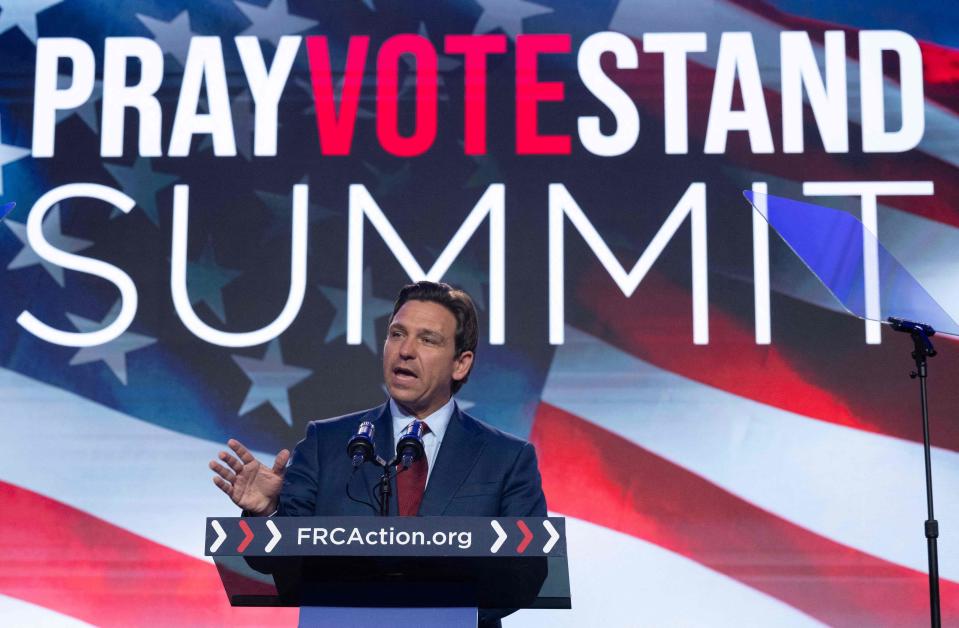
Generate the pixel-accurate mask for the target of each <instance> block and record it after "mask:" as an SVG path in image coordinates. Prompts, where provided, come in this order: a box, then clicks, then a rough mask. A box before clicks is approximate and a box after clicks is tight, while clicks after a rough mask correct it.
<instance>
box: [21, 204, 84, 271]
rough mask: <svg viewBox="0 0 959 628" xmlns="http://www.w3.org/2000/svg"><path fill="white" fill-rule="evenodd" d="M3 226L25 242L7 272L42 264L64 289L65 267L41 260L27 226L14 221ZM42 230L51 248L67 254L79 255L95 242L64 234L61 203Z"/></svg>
mask: <svg viewBox="0 0 959 628" xmlns="http://www.w3.org/2000/svg"><path fill="white" fill-rule="evenodd" d="M3 224H5V225H7V228H8V229H10V231H12V232H13V235H15V236H17V239H19V240H20V241H21V242H23V248H22V249H20V252H19V253H17V255H16V257H14V258H13V259H12V260H10V263H9V264H7V270H15V269H17V268H26V267H28V266H33V265H35V264H42V265H43V267H44V268H45V269H46V270H47V272H48V273H50V276H51V277H53V280H54V281H56V282H57V283H58V284H59V285H60V286H61V287H63V285H64V283H63V282H64V278H63V267H62V266H57V265H56V264H52V263H50V262H48V261H47V260H45V259H40V256H39V255H37V254H36V252H35V251H34V250H33V247H32V246H30V243H29V241H28V240H27V226H26V225H24V224H21V223H19V222H13V221H12V220H6V221H4V223H3ZM41 229H42V230H43V237H44V238H45V239H46V241H47V242H49V243H50V245H51V246H53V247H54V248H57V249H60V250H61V251H66V252H67V253H77V252H78V251H82V250H84V249H88V248H90V247H91V246H93V242H91V241H90V240H84V239H82V238H74V237H72V236H68V235H64V234H63V231H62V229H61V228H60V204H59V203H57V204H56V205H54V206H53V209H51V210H50V213H49V214H47V215H46V217H45V218H44V219H43V226H42V227H41Z"/></svg>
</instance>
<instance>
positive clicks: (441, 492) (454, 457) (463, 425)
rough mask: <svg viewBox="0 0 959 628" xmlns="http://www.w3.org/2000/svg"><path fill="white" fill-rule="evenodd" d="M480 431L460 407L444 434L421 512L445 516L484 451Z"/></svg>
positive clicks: (421, 513) (421, 505)
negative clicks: (452, 500)
mask: <svg viewBox="0 0 959 628" xmlns="http://www.w3.org/2000/svg"><path fill="white" fill-rule="evenodd" d="M479 434H480V433H479V431H477V430H476V429H475V427H474V426H473V424H472V419H470V418H469V417H467V416H465V415H463V414H462V413H461V412H460V410H459V408H458V407H457V408H456V409H455V410H454V411H453V416H451V417H450V423H449V426H448V427H447V428H446V434H445V435H444V436H443V443H442V445H440V451H439V454H438V455H437V456H436V466H434V467H433V470H432V471H431V472H430V480H429V482H428V483H427V485H426V492H425V493H424V494H423V502H422V503H421V504H420V510H419V514H420V515H441V514H443V511H444V510H446V506H447V505H448V504H449V502H450V500H451V499H452V498H453V495H454V494H455V493H456V490H457V489H458V488H459V487H460V484H462V483H463V480H465V479H466V476H467V475H468V474H469V472H470V471H471V470H472V468H473V465H475V464H476V461H477V460H479V457H480V454H481V453H482V451H483V447H484V446H485V443H484V442H482V439H480V438H479Z"/></svg>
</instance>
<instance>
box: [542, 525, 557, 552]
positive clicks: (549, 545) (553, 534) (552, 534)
mask: <svg viewBox="0 0 959 628" xmlns="http://www.w3.org/2000/svg"><path fill="white" fill-rule="evenodd" d="M543 527H544V528H546V532H547V533H548V534H549V540H548V541H546V545H544V546H543V553H544V554H549V551H550V550H551V549H553V546H554V545H556V541H558V540H559V532H557V531H556V528H554V527H553V524H552V523H550V522H549V521H544V522H543Z"/></svg>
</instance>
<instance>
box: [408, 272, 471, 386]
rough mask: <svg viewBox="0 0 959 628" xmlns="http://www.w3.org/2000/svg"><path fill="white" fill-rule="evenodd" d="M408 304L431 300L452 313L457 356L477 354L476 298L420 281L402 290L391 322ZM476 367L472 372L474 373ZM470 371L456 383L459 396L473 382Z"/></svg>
mask: <svg viewBox="0 0 959 628" xmlns="http://www.w3.org/2000/svg"><path fill="white" fill-rule="evenodd" d="M407 301H429V302H432V303H439V304H440V305H442V306H443V307H445V308H446V309H447V310H449V311H450V312H451V313H452V314H453V317H454V318H455V319H456V353H455V355H456V356H460V355H462V353H463V352H464V351H472V352H474V353H475V352H476V341H477V337H478V328H479V325H478V324H477V322H476V306H474V305H473V299H471V298H470V295H469V294H467V293H466V292H465V291H464V290H459V289H457V288H454V287H453V286H451V285H449V284H446V283H437V282H435V281H417V282H416V283H411V284H408V285H406V286H403V288H402V289H401V290H400V294H399V296H397V297H396V303H394V304H393V313H392V314H391V315H390V323H392V322H393V317H394V316H396V313H397V312H399V311H400V308H401V307H403V304H404V303H406V302H407ZM472 370H473V368H472V366H471V367H470V371H472ZM469 376H470V374H469V371H467V373H466V377H464V378H463V379H461V380H459V381H456V380H453V382H452V385H451V390H452V392H453V394H456V393H457V391H459V389H460V388H462V387H463V384H465V383H466V380H468V379H469Z"/></svg>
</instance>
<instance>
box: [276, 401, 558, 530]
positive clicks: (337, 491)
mask: <svg viewBox="0 0 959 628" xmlns="http://www.w3.org/2000/svg"><path fill="white" fill-rule="evenodd" d="M362 421H372V422H373V424H374V425H375V426H376V434H375V443H376V451H377V454H378V455H380V456H382V457H383V458H387V459H390V458H392V454H393V453H394V444H393V417H392V415H391V413H390V408H389V404H384V405H382V406H379V407H377V408H373V409H372V410H367V411H364V412H356V413H354V414H348V415H345V416H341V417H336V418H333V419H324V420H320V421H312V422H311V423H310V424H309V426H308V427H307V430H306V438H304V439H303V440H302V441H300V442H299V444H297V446H296V448H295V449H294V450H293V456H292V458H291V460H290V464H289V467H288V468H287V470H286V475H285V476H284V479H283V490H282V492H281V493H280V502H279V509H278V511H277V514H278V515H281V516H311V515H326V516H333V515H347V516H349V515H375V514H377V513H376V511H375V510H374V509H373V508H371V507H370V506H368V505H364V504H362V503H359V502H357V501H354V500H352V499H350V498H349V497H348V496H347V494H346V485H347V482H349V483H350V494H351V495H352V496H353V497H354V498H356V499H358V500H361V501H366V502H369V503H370V504H377V503H378V501H377V499H376V496H375V488H376V486H377V484H378V482H379V478H380V475H381V470H380V469H379V467H377V466H375V465H373V464H370V463H367V464H364V465H363V466H362V467H361V468H360V470H359V471H358V472H357V473H356V474H355V475H354V476H352V477H351V474H352V464H351V461H350V459H349V458H348V457H347V455H346V443H347V441H348V440H349V439H350V437H351V436H352V435H353V434H354V433H355V432H356V428H357V427H358V426H359V424H360V423H361V422H362ZM391 493H392V500H391V502H392V503H391V504H390V514H393V515H395V514H397V512H398V508H397V504H396V482H395V480H394V482H393V490H392V492H391ZM419 514H420V515H424V516H429V515H460V516H478V517H530V516H532V517H545V516H546V498H545V496H544V495H543V489H542V484H541V480H540V475H539V468H538V467H537V465H536V452H535V450H534V449H533V446H532V445H531V444H529V443H527V442H526V441H523V440H521V439H519V438H516V437H515V436H511V435H509V434H506V433H505V432H501V431H500V430H498V429H496V428H494V427H492V426H490V425H487V424H486V423H483V422H482V421H479V420H477V419H475V418H473V417H471V416H469V415H468V414H466V413H464V412H460V410H459V408H456V409H455V410H454V411H453V415H452V416H451V417H450V422H449V426H448V427H447V428H446V434H445V435H444V437H443V442H442V444H441V445H440V449H439V453H438V455H437V457H436V463H435V466H434V468H433V470H432V471H431V472H430V479H429V482H428V484H427V486H426V492H425V493H424V495H423V501H422V503H421V504H420V509H419Z"/></svg>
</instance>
